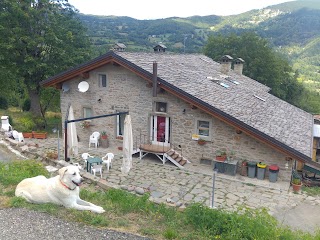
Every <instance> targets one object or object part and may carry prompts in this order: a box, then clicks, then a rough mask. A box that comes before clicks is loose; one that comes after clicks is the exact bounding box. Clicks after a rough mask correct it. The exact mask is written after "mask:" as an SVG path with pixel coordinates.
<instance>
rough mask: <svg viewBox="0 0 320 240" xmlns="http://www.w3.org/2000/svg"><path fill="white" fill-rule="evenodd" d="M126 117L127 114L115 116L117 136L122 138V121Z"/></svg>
mask: <svg viewBox="0 0 320 240" xmlns="http://www.w3.org/2000/svg"><path fill="white" fill-rule="evenodd" d="M126 116H127V114H120V115H117V136H123V130H124V119H125V118H126Z"/></svg>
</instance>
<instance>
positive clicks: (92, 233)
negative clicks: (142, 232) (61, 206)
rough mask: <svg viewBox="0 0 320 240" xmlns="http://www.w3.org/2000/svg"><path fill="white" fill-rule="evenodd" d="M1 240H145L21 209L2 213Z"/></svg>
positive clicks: (1, 210)
mask: <svg viewBox="0 0 320 240" xmlns="http://www.w3.org/2000/svg"><path fill="white" fill-rule="evenodd" d="M0 239H7V240H25V239H32V240H46V239H50V240H56V239H57V240H58V239H61V240H73V239H74V240H82V239H83V240H90V239H94V240H99V239H130V240H142V239H143V240H146V239H150V238H144V237H140V236H136V235H133V234H129V233H123V232H116V231H113V230H108V229H96V228H93V227H89V226H85V225H81V224H78V223H73V222H67V221H64V220H61V219H59V218H56V217H53V216H50V215H48V214H46V213H41V212H36V211H32V210H27V209H22V208H9V209H0Z"/></svg>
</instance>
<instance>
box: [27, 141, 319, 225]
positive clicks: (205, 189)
mask: <svg viewBox="0 0 320 240" xmlns="http://www.w3.org/2000/svg"><path fill="white" fill-rule="evenodd" d="M26 144H27V145H29V148H30V149H29V150H30V151H34V152H37V153H38V154H40V155H44V154H45V152H47V151H50V150H53V149H57V139H56V138H49V139H46V140H36V139H26ZM35 144H38V147H32V146H34V145H35ZM60 145H62V144H60ZM79 152H80V153H83V152H89V153H90V154H91V155H94V156H98V157H102V156H104V155H105V154H106V153H107V152H113V153H114V154H115V159H114V161H113V167H112V168H111V169H110V171H109V172H107V170H106V168H104V172H103V176H102V181H101V179H100V177H99V176H97V177H93V176H92V175H91V174H89V173H86V172H85V171H83V174H84V176H85V177H86V176H89V177H90V178H91V179H93V180H97V181H100V182H104V183H105V184H106V185H108V186H111V187H115V188H122V189H125V190H128V191H132V192H134V191H135V192H140V193H143V192H149V193H150V195H151V196H150V200H152V201H155V202H166V203H168V204H170V205H173V206H180V207H182V208H183V207H184V206H185V205H187V204H189V203H191V202H200V203H203V204H205V205H206V206H210V203H211V196H212V183H213V181H212V172H213V171H212V169H211V166H207V165H204V166H202V165H201V166H195V165H192V164H187V166H186V168H185V169H178V168H177V167H175V166H174V165H172V164H170V163H166V164H165V165H163V164H162V163H161V162H160V160H158V159H157V158H155V157H154V156H153V155H150V156H148V157H145V158H143V159H142V160H139V158H138V156H134V157H133V167H132V169H131V170H130V172H129V174H122V173H121V171H120V167H121V164H122V152H121V151H119V150H117V149H114V148H102V147H99V148H97V149H95V148H93V147H92V148H90V149H89V148H88V145H87V144H82V143H80V151H79ZM60 155H61V158H62V157H63V154H60ZM80 155H81V154H79V156H80ZM79 156H78V157H73V158H71V162H79V163H80V164H82V165H83V163H84V162H83V160H82V159H81V157H79ZM301 204H304V205H307V206H315V207H316V208H317V209H320V197H311V196H307V195H305V194H294V193H293V192H292V190H291V188H289V185H288V183H283V182H276V183H271V182H269V180H268V179H266V180H258V179H250V178H248V177H243V176H240V175H237V176H235V177H231V176H228V175H224V174H217V176H216V182H215V192H214V206H215V207H217V208H224V209H226V210H236V209H237V208H238V207H240V206H247V207H249V208H262V207H266V208H268V210H269V213H270V214H272V215H275V216H276V217H277V218H278V219H279V220H280V221H281V222H282V220H284V218H285V213H287V212H289V211H292V209H294V208H296V207H298V206H299V205H301ZM280 212H281V213H282V214H279V213H280ZM279 215H280V216H279ZM305 224H307V223H305ZM300 227H301V226H300ZM312 229H313V228H312Z"/></svg>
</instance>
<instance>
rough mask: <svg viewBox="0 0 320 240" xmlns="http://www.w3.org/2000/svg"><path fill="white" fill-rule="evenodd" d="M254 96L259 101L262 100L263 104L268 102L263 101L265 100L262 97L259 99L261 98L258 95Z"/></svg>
mask: <svg viewBox="0 0 320 240" xmlns="http://www.w3.org/2000/svg"><path fill="white" fill-rule="evenodd" d="M253 96H254V97H256V98H258V99H259V100H261V101H263V102H265V101H266V100H265V99H263V98H261V97H259V96H257V95H253Z"/></svg>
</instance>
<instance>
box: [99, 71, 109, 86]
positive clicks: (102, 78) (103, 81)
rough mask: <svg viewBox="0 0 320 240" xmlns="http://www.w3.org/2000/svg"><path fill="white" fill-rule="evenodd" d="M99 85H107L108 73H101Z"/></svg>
mask: <svg viewBox="0 0 320 240" xmlns="http://www.w3.org/2000/svg"><path fill="white" fill-rule="evenodd" d="M99 86H100V87H107V75H106V74H99Z"/></svg>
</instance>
